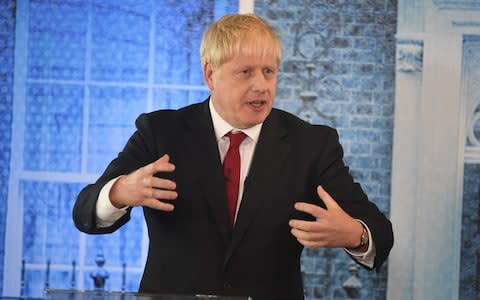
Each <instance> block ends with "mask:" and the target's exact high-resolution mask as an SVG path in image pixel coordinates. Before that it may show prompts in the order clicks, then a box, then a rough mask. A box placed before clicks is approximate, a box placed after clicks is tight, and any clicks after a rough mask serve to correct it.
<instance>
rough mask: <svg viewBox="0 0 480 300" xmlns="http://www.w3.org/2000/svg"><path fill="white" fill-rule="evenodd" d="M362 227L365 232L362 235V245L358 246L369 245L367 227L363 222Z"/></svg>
mask: <svg viewBox="0 0 480 300" xmlns="http://www.w3.org/2000/svg"><path fill="white" fill-rule="evenodd" d="M362 227H363V232H362V235H361V236H360V246H358V247H363V246H366V245H368V242H369V238H368V231H367V228H365V226H364V225H363V224H362Z"/></svg>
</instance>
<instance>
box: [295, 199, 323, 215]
mask: <svg viewBox="0 0 480 300" xmlns="http://www.w3.org/2000/svg"><path fill="white" fill-rule="evenodd" d="M295 209H296V210H298V211H302V212H305V213H307V214H309V215H312V216H314V217H315V218H320V217H322V216H323V215H324V214H325V211H326V210H325V209H323V208H321V207H320V206H318V205H314V204H310V203H305V202H297V203H295Z"/></svg>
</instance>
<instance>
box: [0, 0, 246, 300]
mask: <svg viewBox="0 0 480 300" xmlns="http://www.w3.org/2000/svg"><path fill="white" fill-rule="evenodd" d="M14 4H15V2H14V1H11V2H8V3H7V1H2V2H1V6H0V13H1V19H0V20H1V22H0V35H1V36H0V37H1V39H0V40H1V43H2V44H0V62H1V63H0V76H2V77H1V78H2V80H1V81H0V96H1V97H2V98H1V100H2V101H1V102H0V112H1V116H0V126H2V127H1V128H2V130H1V131H0V132H1V133H0V140H1V149H0V150H1V152H0V163H1V165H2V173H1V174H0V175H1V178H2V179H1V180H2V184H1V186H0V196H1V199H4V200H5V201H1V203H2V204H1V207H0V217H1V222H0V232H1V234H2V237H5V243H1V244H0V245H1V248H0V251H2V253H1V254H2V255H1V257H2V260H1V262H2V263H3V262H4V259H3V258H5V262H6V263H5V264H6V265H3V264H2V265H1V266H2V269H1V271H2V272H1V274H2V275H3V274H4V271H5V272H10V271H12V270H13V272H11V274H10V275H11V276H9V277H7V278H5V279H3V278H2V282H3V283H4V285H5V286H3V291H2V293H3V294H4V295H8V296H16V295H21V296H26V297H40V296H42V295H43V289H44V288H45V287H53V288H75V289H93V288H94V285H93V280H92V278H91V275H92V273H94V272H96V271H97V270H98V266H97V265H96V257H97V255H104V257H105V258H106V264H105V266H104V267H105V269H106V270H107V271H108V273H109V278H108V280H107V284H106V286H105V288H106V289H108V290H128V291H136V290H137V289H138V283H139V281H140V276H141V274H142V270H143V264H144V259H145V254H146V251H147V249H146V247H147V242H146V236H145V234H146V233H145V230H144V223H143V216H142V212H141V210H140V209H137V210H134V211H133V214H132V220H131V221H130V222H129V224H128V225H127V226H125V227H124V228H122V229H121V230H119V231H118V232H116V233H114V234H111V235H105V236H93V235H85V234H83V233H80V232H79V231H78V230H77V229H76V228H75V227H74V225H73V222H72V219H71V211H72V207H73V203H74V201H75V198H76V195H77V194H78V192H79V191H80V189H81V188H82V187H83V186H85V185H86V184H88V183H90V182H92V181H94V180H95V179H96V178H97V177H98V176H99V174H100V173H101V172H102V171H103V170H104V168H105V167H106V165H107V163H108V162H109V161H110V160H111V159H112V158H114V157H115V156H116V154H117V153H118V152H119V151H120V150H121V149H122V147H123V145H124V143H125V142H126V140H127V138H128V137H129V136H130V135H131V134H132V133H133V130H134V121H135V118H136V117H137V116H138V115H139V114H140V113H142V112H146V111H151V110H154V109H159V108H176V107H180V106H184V105H186V104H189V103H194V102H199V101H202V100H203V99H205V98H206V97H207V96H208V89H207V88H206V87H205V86H204V85H203V81H202V74H201V68H200V62H199V53H198V49H199V44H200V40H201V35H202V33H203V31H204V29H205V27H206V25H207V24H210V23H211V22H212V21H213V20H214V19H216V18H218V17H220V16H222V15H224V14H226V13H230V12H237V11H238V2H237V1H207V0H204V1H161V0H158V1H105V0H102V1H97V0H89V1H84V0H68V1H49V0H31V1H18V3H16V6H17V7H16V15H17V20H16V22H17V27H18V32H17V36H16V40H15V45H16V47H17V48H18V51H17V54H16V65H15V71H16V72H18V74H25V76H17V78H16V79H15V83H13V70H14V66H13V37H14V35H13V23H14V18H13V16H14V12H15V7H14V6H15V5H14ZM4 46H5V47H4ZM3 79H4V80H3ZM13 89H15V95H16V96H15V101H13V105H12V95H13ZM12 109H14V110H15V111H16V112H17V113H16V115H15V117H14V119H13V120H12V118H11V116H12ZM3 129H5V130H3ZM11 130H13V133H14V138H13V141H12V143H11V142H10V132H11ZM10 146H11V147H12V149H11V153H12V158H10V157H9V155H10V149H9V148H8V147H10ZM10 161H13V162H14V168H15V172H12V173H11V174H9V172H8V166H9V164H10ZM9 178H10V184H6V183H7V182H8V179H9ZM7 187H10V188H11V190H10V191H9V194H8V196H7ZM7 202H8V204H9V208H10V207H11V208H12V209H11V212H9V213H10V216H11V219H14V220H22V222H20V224H19V223H18V222H17V224H11V227H8V228H7V230H10V231H11V232H14V231H15V229H14V228H16V229H17V230H18V228H21V231H20V232H19V234H20V235H21V237H22V238H20V239H19V238H18V236H12V235H13V234H11V235H8V234H7V235H5V233H4V228H5V220H7V219H8V217H7V215H6V206H7ZM9 225H10V224H9ZM4 245H8V248H7V250H8V251H6V253H5V254H4V253H3V247H4ZM20 269H21V272H18V270H20Z"/></svg>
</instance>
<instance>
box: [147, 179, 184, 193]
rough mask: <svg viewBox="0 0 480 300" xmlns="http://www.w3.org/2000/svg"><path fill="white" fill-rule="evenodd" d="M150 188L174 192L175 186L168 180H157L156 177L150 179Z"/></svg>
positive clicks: (173, 182)
mask: <svg viewBox="0 0 480 300" xmlns="http://www.w3.org/2000/svg"><path fill="white" fill-rule="evenodd" d="M149 183H150V186H151V187H153V188H157V189H164V190H171V191H173V190H175V189H176V188H177V184H176V183H175V181H172V180H170V179H164V178H158V177H150V182H149Z"/></svg>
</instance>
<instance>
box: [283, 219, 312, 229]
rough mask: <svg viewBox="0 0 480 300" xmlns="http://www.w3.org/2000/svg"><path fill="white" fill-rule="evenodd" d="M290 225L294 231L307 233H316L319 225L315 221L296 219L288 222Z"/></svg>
mask: <svg viewBox="0 0 480 300" xmlns="http://www.w3.org/2000/svg"><path fill="white" fill-rule="evenodd" d="M288 225H290V227H292V228H294V229H297V230H301V231H306V232H311V231H314V230H315V229H317V227H318V224H317V222H315V221H303V220H296V219H293V220H290V222H288Z"/></svg>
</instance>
